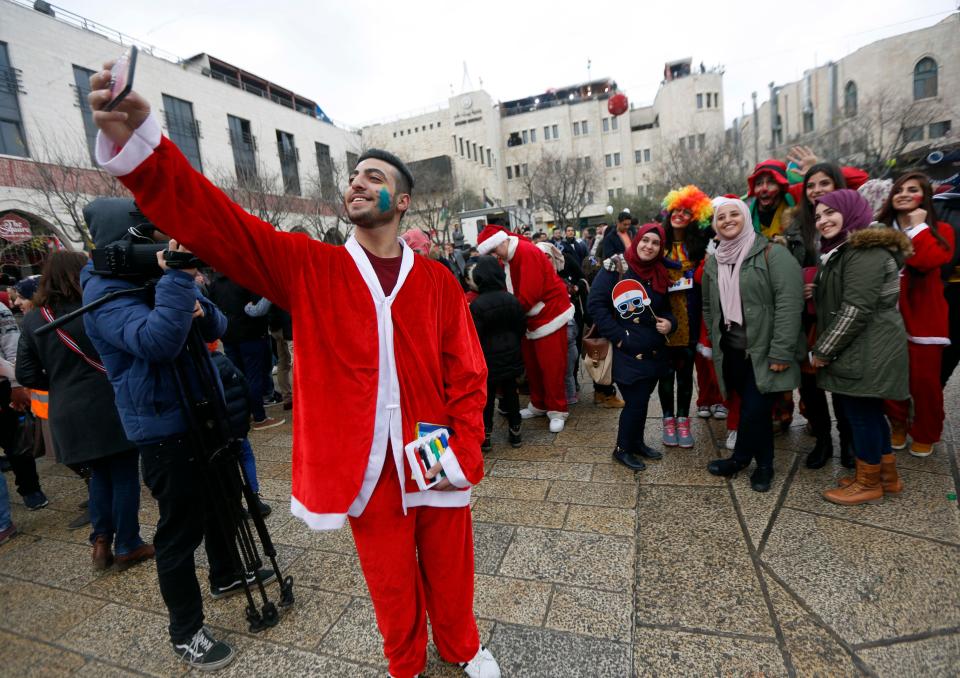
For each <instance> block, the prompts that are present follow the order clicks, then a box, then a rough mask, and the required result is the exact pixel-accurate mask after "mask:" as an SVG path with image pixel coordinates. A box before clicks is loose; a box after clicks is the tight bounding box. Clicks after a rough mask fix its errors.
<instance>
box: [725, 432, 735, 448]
mask: <svg viewBox="0 0 960 678" xmlns="http://www.w3.org/2000/svg"><path fill="white" fill-rule="evenodd" d="M725 447H726V448H727V449H728V450H733V449H736V447H737V432H736V431H730V433H728V434H727V443H726V445H725Z"/></svg>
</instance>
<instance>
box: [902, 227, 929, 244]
mask: <svg viewBox="0 0 960 678" xmlns="http://www.w3.org/2000/svg"><path fill="white" fill-rule="evenodd" d="M929 228H930V227H929V226H927V225H926V224H917V225H916V226H913V227H912V228H908V229H907V230H905V231H904V233H906V234H907V237H908V238H910V239H911V240H913V239H914V238H916V237H917V236H918V235H920V234H921V233H923V232H924V231H926V230H927V229H929Z"/></svg>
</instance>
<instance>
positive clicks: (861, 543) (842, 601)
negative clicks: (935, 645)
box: [763, 508, 960, 644]
mask: <svg viewBox="0 0 960 678" xmlns="http://www.w3.org/2000/svg"><path fill="white" fill-rule="evenodd" d="M958 555H960V549H958V548H957V547H954V546H945V545H942V544H938V543H934V542H930V541H927V540H924V539H918V538H911V537H905V536H902V535H895V536H891V535H890V533H888V532H884V531H883V530H879V529H876V528H872V527H865V526H863V525H855V524H853V523H848V522H846V521H843V520H837V519H834V518H827V517H823V516H817V515H811V514H808V513H802V512H799V511H795V510H792V509H789V508H785V509H783V510H782V511H781V512H780V516H779V518H778V519H777V523H776V526H775V527H774V529H773V532H772V533H771V535H770V540H769V542H768V544H767V548H766V550H765V551H764V554H763V558H764V560H765V561H766V563H767V564H768V565H769V566H770V567H771V568H772V569H773V571H774V572H776V573H777V575H778V576H779V577H780V578H781V579H782V580H783V581H784V582H785V583H786V584H787V585H788V586H790V588H791V589H792V590H793V591H794V592H795V593H796V594H797V595H798V596H799V597H800V598H801V599H802V600H804V601H805V602H806V604H807V605H808V606H809V607H810V608H811V609H812V610H813V611H814V612H815V613H817V614H818V615H819V616H820V618H821V619H823V620H824V621H825V622H826V623H827V624H829V625H830V626H831V627H832V628H833V629H835V630H836V631H837V633H839V634H840V635H841V636H842V637H843V638H844V639H845V640H846V641H847V642H849V643H851V644H854V643H863V642H869V641H874V640H881V639H885V638H892V637H897V636H903V635H908V634H913V633H922V632H925V631H931V630H934V629H940V628H949V627H952V626H957V625H960V587H958V586H957V582H958V581H960V558H958Z"/></svg>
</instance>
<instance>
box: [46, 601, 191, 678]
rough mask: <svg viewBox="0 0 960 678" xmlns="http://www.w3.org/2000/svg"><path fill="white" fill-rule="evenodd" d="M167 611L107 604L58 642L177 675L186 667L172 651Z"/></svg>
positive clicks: (158, 673)
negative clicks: (156, 612) (153, 611)
mask: <svg viewBox="0 0 960 678" xmlns="http://www.w3.org/2000/svg"><path fill="white" fill-rule="evenodd" d="M167 623H168V617H167V616H166V615H160V614H153V613H150V612H143V611H141V610H135V609H133V608H129V607H121V606H119V605H113V604H109V605H107V606H105V607H104V608H103V609H102V610H100V611H99V612H98V613H97V614H95V615H93V616H91V617H90V618H88V619H87V620H86V621H83V622H81V623H80V624H77V625H76V626H75V627H73V629H71V630H70V631H69V632H68V633H66V634H65V635H64V636H63V637H62V638H61V639H60V644H61V645H63V646H64V647H66V648H69V649H71V650H75V651H76V652H83V653H87V652H90V650H91V648H96V653H97V657H98V658H101V659H104V660H106V661H109V662H110V663H112V664H115V665H119V666H122V667H126V668H130V669H135V670H137V671H143V672H145V673H149V674H152V675H156V676H176V675H180V674H182V673H184V672H185V671H186V667H185V666H184V664H182V663H181V662H180V661H179V660H178V659H177V658H176V656H175V655H174V654H173V649H172V648H171V646H170V636H169V635H168V632H167Z"/></svg>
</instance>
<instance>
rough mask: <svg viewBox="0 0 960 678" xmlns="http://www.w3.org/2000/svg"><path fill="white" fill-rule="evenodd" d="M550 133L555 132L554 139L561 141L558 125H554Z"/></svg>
mask: <svg viewBox="0 0 960 678" xmlns="http://www.w3.org/2000/svg"><path fill="white" fill-rule="evenodd" d="M550 131H551V132H553V138H554V139H559V138H560V127H559V126H558V125H552V126H551V127H550Z"/></svg>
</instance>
